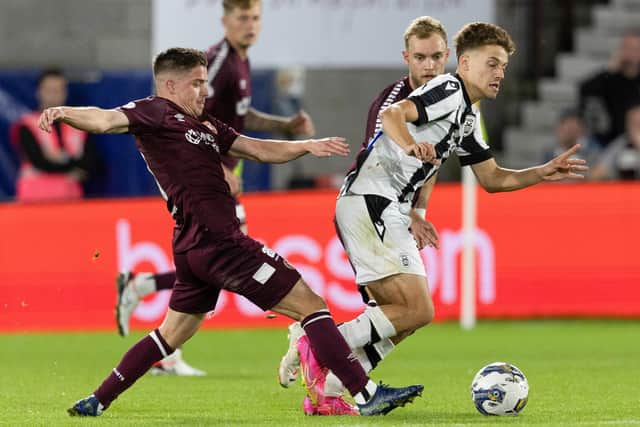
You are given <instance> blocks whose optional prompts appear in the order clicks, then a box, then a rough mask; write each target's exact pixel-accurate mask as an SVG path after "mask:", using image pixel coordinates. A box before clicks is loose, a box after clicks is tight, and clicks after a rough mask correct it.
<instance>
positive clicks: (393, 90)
mask: <svg viewBox="0 0 640 427" xmlns="http://www.w3.org/2000/svg"><path fill="white" fill-rule="evenodd" d="M411 92H413V89H411V85H410V84H409V76H406V77H404V78H402V79H400V80H398V81H397V82H394V83H392V84H390V85H389V86H387V87H386V88H384V89H383V90H382V92H380V93H379V94H378V96H376V97H375V99H374V100H373V102H372V103H371V106H370V107H369V112H368V113H367V128H366V129H365V133H364V140H363V141H362V146H361V147H360V152H359V153H358V155H357V156H356V160H355V162H353V164H352V165H351V167H350V168H349V172H351V171H353V170H354V169H355V168H356V166H357V164H358V158H360V156H361V155H362V152H363V151H365V150H366V149H367V145H369V141H371V138H373V137H374V136H375V135H376V134H377V133H378V132H379V131H380V130H382V123H381V122H380V118H378V115H379V114H380V112H381V111H382V110H384V109H385V108H387V107H388V106H389V105H391V104H393V103H394V102H399V101H402V100H403V99H405V98H407V97H408V96H409V94H410V93H411Z"/></svg>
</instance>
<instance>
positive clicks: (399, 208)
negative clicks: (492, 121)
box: [296, 23, 588, 404]
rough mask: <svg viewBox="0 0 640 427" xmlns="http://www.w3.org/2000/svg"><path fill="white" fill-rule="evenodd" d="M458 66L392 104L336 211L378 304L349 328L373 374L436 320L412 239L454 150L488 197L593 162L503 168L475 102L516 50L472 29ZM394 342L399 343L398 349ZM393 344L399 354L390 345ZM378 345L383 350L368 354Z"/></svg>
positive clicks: (558, 160) (304, 358)
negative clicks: (416, 215) (421, 208)
mask: <svg viewBox="0 0 640 427" xmlns="http://www.w3.org/2000/svg"><path fill="white" fill-rule="evenodd" d="M455 47H456V55H457V59H458V68H457V73H456V74H455V75H451V74H444V75H442V76H439V77H436V78H434V79H432V80H431V81H430V82H429V83H427V84H426V85H424V86H422V87H420V88H418V89H417V90H415V91H413V92H412V93H411V94H410V96H409V97H408V98H407V99H405V100H402V101H399V102H397V103H394V104H392V105H391V106H390V107H388V108H386V109H385V110H384V111H383V112H382V113H381V114H380V119H381V123H382V131H381V132H379V133H378V134H376V136H375V137H374V138H373V139H372V140H371V141H370V142H369V145H368V147H367V150H366V151H363V152H361V153H360V155H359V158H358V161H357V167H356V169H355V170H354V171H353V172H352V173H351V174H349V175H348V176H347V178H346V179H345V184H344V186H343V188H342V189H341V192H340V196H339V198H338V202H337V204H336V225H337V228H338V233H339V235H340V237H341V241H342V243H343V245H344V247H345V250H346V252H347V256H348V258H349V260H350V262H351V264H352V265H353V267H354V269H355V271H356V282H357V283H358V284H361V285H365V286H367V291H368V293H369V294H371V295H372V296H373V298H375V300H376V301H377V302H378V303H379V305H378V304H376V305H373V306H369V307H367V308H366V309H365V310H364V312H363V313H362V314H361V315H359V316H358V317H357V318H355V319H353V320H352V321H349V322H346V323H344V324H342V325H341V326H340V331H341V333H342V335H343V336H344V337H345V340H346V341H347V343H348V344H349V346H350V347H351V348H352V349H353V350H354V353H355V354H356V355H357V356H358V359H359V360H360V362H361V364H362V366H363V367H364V368H365V370H371V369H373V367H375V364H376V363H377V362H378V361H380V360H381V359H382V358H384V356H385V355H386V354H388V353H389V351H390V350H391V349H392V348H393V347H392V345H393V343H396V344H397V343H398V342H399V341H401V340H403V339H404V338H406V337H407V336H409V335H411V334H412V333H413V332H415V331H416V330H417V329H419V328H421V327H423V326H425V325H427V324H429V323H430V322H431V321H432V319H433V316H434V309H433V302H432V300H431V295H430V293H429V290H428V286H427V282H426V276H425V267H424V264H423V261H422V258H421V257H420V253H419V250H418V247H417V245H416V240H415V238H414V237H413V236H412V235H411V232H410V231H409V229H408V228H409V225H410V224H411V221H412V218H411V217H410V211H411V202H412V200H413V197H414V194H415V192H416V191H417V190H418V189H419V188H420V187H421V185H422V184H424V183H425V182H427V181H428V180H429V179H431V178H432V177H433V175H434V174H435V173H437V171H438V169H439V168H440V165H441V164H442V163H443V162H444V161H446V159H448V158H449V156H450V155H451V154H453V153H454V152H455V153H456V154H457V156H458V158H459V161H460V163H461V165H463V166H467V165H469V166H471V167H472V169H473V171H474V173H475V175H476V177H477V178H478V181H479V183H480V185H481V186H482V187H483V188H484V189H485V190H487V191H488V192H501V191H514V190H518V189H522V188H525V187H528V186H531V185H534V184H537V183H540V182H543V181H555V180H559V179H563V178H582V177H583V176H582V175H580V174H579V172H583V171H586V170H587V169H588V168H587V166H586V165H585V163H586V162H585V161H584V160H581V159H572V158H571V155H572V154H573V153H574V152H576V150H577V149H578V148H579V145H575V146H573V147H572V148H570V149H569V150H567V151H565V152H564V153H562V154H560V155H559V156H557V157H555V158H554V159H552V160H551V161H549V162H548V163H546V164H544V165H541V166H537V167H532V168H528V169H523V170H511V169H505V168H502V167H500V166H498V165H497V163H496V161H495V160H494V158H493V156H492V154H491V152H490V150H489V147H488V146H487V144H486V143H485V141H484V139H483V136H482V132H481V129H480V125H479V116H478V110H477V108H476V107H475V106H474V104H475V103H476V102H478V101H480V100H482V99H494V98H495V97H496V96H497V95H498V91H499V89H500V84H501V82H502V79H503V78H504V73H505V70H506V67H507V64H508V61H509V56H510V55H511V54H512V53H513V52H514V51H515V46H514V43H513V41H512V40H511V37H510V36H509V34H508V33H507V32H506V31H504V30H503V29H502V28H500V27H498V26H496V25H493V24H486V23H472V24H468V25H466V26H465V27H463V28H462V29H461V30H460V32H459V33H458V34H457V35H456V37H455ZM390 340H391V341H390ZM390 342H391V343H392V344H391V346H390V345H389V343H390ZM296 345H297V348H298V353H299V355H300V358H301V364H302V371H303V379H304V380H305V383H306V384H307V389H308V391H309V397H310V398H311V400H312V403H314V404H318V403H322V402H323V401H324V400H326V398H327V395H326V392H327V381H330V378H331V375H330V373H329V372H328V371H327V369H326V368H322V367H320V368H316V366H317V365H318V363H317V362H315V361H314V355H313V352H309V351H305V348H306V347H307V346H308V344H307V343H306V337H304V336H302V337H301V338H300V339H299V340H298V342H297V344H296ZM371 346H373V350H374V351H368V350H367V348H369V349H371Z"/></svg>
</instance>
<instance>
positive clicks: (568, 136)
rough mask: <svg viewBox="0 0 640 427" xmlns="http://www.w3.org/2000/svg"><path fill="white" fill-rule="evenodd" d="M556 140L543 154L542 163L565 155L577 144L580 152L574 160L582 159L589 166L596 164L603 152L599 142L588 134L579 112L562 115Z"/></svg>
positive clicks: (559, 119) (558, 122)
mask: <svg viewBox="0 0 640 427" xmlns="http://www.w3.org/2000/svg"><path fill="white" fill-rule="evenodd" d="M554 133H555V140H554V143H553V146H551V147H549V149H548V150H547V151H545V153H544V154H543V158H542V159H541V160H542V163H546V162H548V161H550V160H551V159H553V158H555V157H557V156H558V155H560V154H562V153H564V152H565V151H567V150H568V149H569V148H571V147H573V146H574V145H576V144H580V146H581V148H580V151H579V152H577V153H576V154H574V156H573V157H574V158H580V159H584V160H586V161H587V163H589V164H595V162H596V161H597V160H598V158H599V154H600V152H601V148H600V145H599V143H598V141H597V140H596V139H595V138H594V137H592V136H591V135H589V134H588V133H587V130H586V128H585V124H584V122H583V121H582V118H581V117H580V114H579V113H578V111H577V110H574V109H568V110H565V111H564V112H562V113H561V114H560V116H559V117H558V120H557V122H556V126H555V130H554Z"/></svg>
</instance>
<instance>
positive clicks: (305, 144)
mask: <svg viewBox="0 0 640 427" xmlns="http://www.w3.org/2000/svg"><path fill="white" fill-rule="evenodd" d="M229 153H230V154H231V155H232V156H235V157H239V158H241V159H248V160H255V161H258V162H262V163H285V162H288V161H291V160H294V159H297V158H298V157H301V156H304V155H305V154H309V153H310V154H313V155H314V156H316V157H330V156H332V155H334V154H335V155H338V156H347V155H348V154H349V145H348V144H347V143H346V141H345V139H344V138H340V137H335V136H334V137H330V138H322V139H307V140H304V141H282V140H275V139H258V138H250V137H248V136H245V135H240V136H238V137H237V138H236V139H235V141H233V144H232V145H231V148H230V150H229Z"/></svg>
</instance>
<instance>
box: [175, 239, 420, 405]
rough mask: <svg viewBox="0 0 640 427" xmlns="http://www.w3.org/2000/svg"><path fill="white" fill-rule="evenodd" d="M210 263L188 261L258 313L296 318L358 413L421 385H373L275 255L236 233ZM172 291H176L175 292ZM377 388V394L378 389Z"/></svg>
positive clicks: (400, 399) (398, 399) (402, 398)
mask: <svg viewBox="0 0 640 427" xmlns="http://www.w3.org/2000/svg"><path fill="white" fill-rule="evenodd" d="M210 250H211V255H210V256H211V259H213V260H215V262H208V263H202V262H199V263H197V262H192V263H191V265H192V267H193V270H194V272H196V273H197V274H198V275H199V277H211V278H217V279H218V280H220V281H221V287H222V288H223V289H226V290H228V291H231V292H234V293H237V294H240V295H242V296H244V297H246V298H247V299H249V301H251V302H253V303H254V304H256V305H257V306H258V307H260V308H261V309H262V310H265V311H266V310H273V311H276V312H278V313H281V314H284V315H287V316H289V317H291V318H292V319H294V320H299V321H300V322H301V326H302V327H303V329H304V330H305V333H306V336H305V337H304V338H306V339H308V340H309V343H310V346H313V347H314V350H315V351H316V354H315V355H314V356H312V357H316V356H317V359H318V360H319V361H320V363H319V365H320V366H326V367H327V368H330V369H332V370H333V371H334V372H335V373H336V375H338V377H339V378H340V379H341V380H342V382H343V383H344V384H345V386H346V387H347V389H348V390H349V391H350V393H351V394H352V395H354V398H355V399H356V402H357V403H359V404H360V405H361V406H360V410H361V414H363V415H376V414H381V413H383V412H385V411H389V410H391V409H393V408H395V407H397V406H399V405H402V404H405V403H406V402H408V401H410V400H412V399H413V398H415V397H416V396H417V395H419V394H420V393H421V392H422V386H411V387H406V388H402V389H391V388H388V387H386V386H381V387H377V388H376V385H375V383H373V382H372V381H370V380H369V378H368V377H367V375H366V373H365V372H364V371H363V369H362V367H361V366H360V364H359V363H358V362H357V360H355V359H354V358H352V357H351V350H350V349H349V347H348V345H347V344H346V342H345V341H344V338H343V337H342V335H340V332H339V331H338V329H337V327H336V325H335V323H334V322H333V319H332V318H331V315H330V314H329V311H328V310H327V308H326V307H327V306H326V303H325V302H324V300H323V299H322V298H321V297H320V296H318V295H317V294H315V293H314V292H313V291H312V290H311V289H310V288H309V287H308V286H307V284H306V283H305V282H304V281H303V280H302V279H301V278H300V274H299V273H298V272H297V271H296V270H295V269H294V268H293V267H292V266H291V265H290V264H289V263H288V262H287V261H286V260H284V259H283V258H282V257H281V256H280V255H278V254H277V253H276V252H274V251H273V250H271V249H269V248H267V247H265V246H264V245H263V244H261V243H259V242H256V241H255V240H253V239H251V238H250V237H247V236H245V235H243V234H242V233H241V232H240V231H238V232H237V233H234V234H233V235H232V236H229V238H227V239H218V240H216V241H215V243H214V246H213V247H212V248H210ZM174 292H175V289H174ZM378 390H379V391H378Z"/></svg>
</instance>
